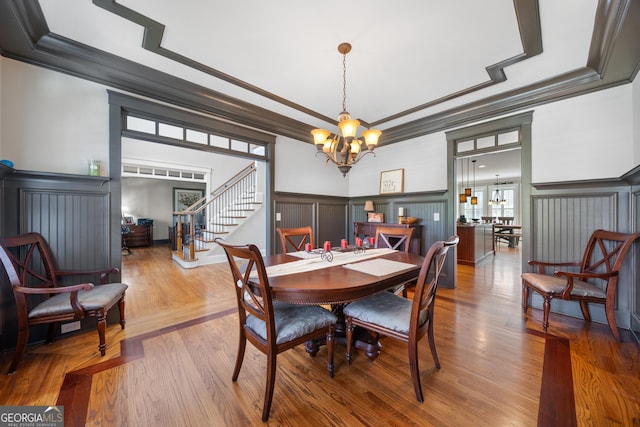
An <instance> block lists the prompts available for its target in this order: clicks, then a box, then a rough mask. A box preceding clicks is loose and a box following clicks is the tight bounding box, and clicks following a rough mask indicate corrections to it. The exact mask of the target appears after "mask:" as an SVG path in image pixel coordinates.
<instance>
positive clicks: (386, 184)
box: [380, 169, 404, 194]
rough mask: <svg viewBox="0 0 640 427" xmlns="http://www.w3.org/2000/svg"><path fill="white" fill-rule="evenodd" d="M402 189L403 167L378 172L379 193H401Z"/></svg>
mask: <svg viewBox="0 0 640 427" xmlns="http://www.w3.org/2000/svg"><path fill="white" fill-rule="evenodd" d="M403 191H404V169H394V170H390V171H383V172H380V194H393V193H402V192H403Z"/></svg>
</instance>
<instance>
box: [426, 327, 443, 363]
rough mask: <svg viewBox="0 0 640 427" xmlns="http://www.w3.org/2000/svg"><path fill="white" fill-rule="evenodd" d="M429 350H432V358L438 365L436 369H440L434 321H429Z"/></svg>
mask: <svg viewBox="0 0 640 427" xmlns="http://www.w3.org/2000/svg"><path fill="white" fill-rule="evenodd" d="M427 333H428V334H429V348H430V349H431V357H433V361H434V362H435V364H436V368H438V369H440V359H439V358H438V350H436V340H435V338H434V336H433V319H431V320H429V331H428V332H427Z"/></svg>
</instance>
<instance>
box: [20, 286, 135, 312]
mask: <svg viewBox="0 0 640 427" xmlns="http://www.w3.org/2000/svg"><path fill="white" fill-rule="evenodd" d="M126 290H127V285H125V284H124V283H109V284H106V285H100V286H95V287H94V288H93V289H91V290H90V291H78V303H79V304H80V305H81V306H82V307H83V308H84V309H85V310H87V311H93V310H100V309H101V308H103V307H111V306H113V305H114V304H115V303H116V302H118V300H119V299H120V298H122V295H123V294H124V293H125V291H126ZM70 312H72V308H71V304H70V302H69V295H67V294H58V295H55V296H52V297H51V298H48V299H46V300H44V301H43V302H41V303H40V304H38V305H37V306H35V307H34V308H33V309H32V310H31V311H30V312H29V319H38V318H40V317H47V316H59V315H62V314H65V313H70Z"/></svg>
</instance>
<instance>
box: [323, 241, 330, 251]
mask: <svg viewBox="0 0 640 427" xmlns="http://www.w3.org/2000/svg"><path fill="white" fill-rule="evenodd" d="M330 250H331V242H330V241H328V240H327V241H326V242H324V251H325V252H329V251H330Z"/></svg>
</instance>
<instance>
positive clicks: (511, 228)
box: [493, 224, 522, 248]
mask: <svg viewBox="0 0 640 427" xmlns="http://www.w3.org/2000/svg"><path fill="white" fill-rule="evenodd" d="M521 237H522V226H521V225H510V224H493V240H494V242H495V243H498V239H502V240H506V241H507V243H508V244H509V247H510V248H517V247H518V243H519V242H520V238H521Z"/></svg>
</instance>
